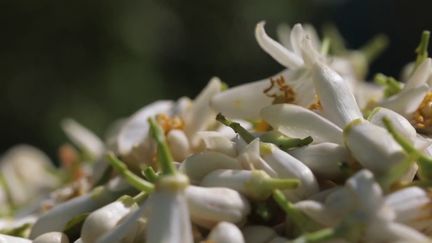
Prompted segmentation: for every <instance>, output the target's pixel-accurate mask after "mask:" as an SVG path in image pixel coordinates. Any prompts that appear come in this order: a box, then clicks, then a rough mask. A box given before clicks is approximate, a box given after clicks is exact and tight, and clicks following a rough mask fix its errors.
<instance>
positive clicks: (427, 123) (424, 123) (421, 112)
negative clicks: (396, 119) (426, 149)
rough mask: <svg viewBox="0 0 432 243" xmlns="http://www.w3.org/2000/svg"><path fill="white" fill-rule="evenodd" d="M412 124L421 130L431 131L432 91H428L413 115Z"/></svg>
mask: <svg viewBox="0 0 432 243" xmlns="http://www.w3.org/2000/svg"><path fill="white" fill-rule="evenodd" d="M410 122H411V124H412V125H413V126H414V127H415V128H416V129H417V130H419V131H422V132H426V133H429V132H430V131H431V129H432V92H431V91H428V92H427V93H426V95H425V97H424V98H423V101H422V102H421V103H420V105H419V107H418V108H417V110H416V111H415V112H414V114H413V115H412V118H411V120H410Z"/></svg>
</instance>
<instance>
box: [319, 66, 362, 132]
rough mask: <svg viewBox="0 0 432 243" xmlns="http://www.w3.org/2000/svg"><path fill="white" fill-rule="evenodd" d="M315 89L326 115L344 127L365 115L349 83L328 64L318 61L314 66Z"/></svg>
mask: <svg viewBox="0 0 432 243" xmlns="http://www.w3.org/2000/svg"><path fill="white" fill-rule="evenodd" d="M313 72H314V74H313V81H314V84H315V90H316V92H317V94H318V96H319V98H320V101H321V105H322V107H323V112H324V114H325V116H326V117H327V118H328V119H329V120H330V121H332V122H334V123H335V124H336V125H338V126H339V127H341V128H344V127H345V126H346V125H347V124H348V123H350V122H351V121H353V120H355V119H357V118H362V117H363V115H362V113H361V111H360V108H359V107H358V105H357V102H356V100H355V98H354V95H353V94H352V93H351V91H350V88H349V86H348V83H347V82H346V81H345V80H343V79H342V77H341V76H340V75H339V74H337V73H336V72H335V71H333V70H332V69H331V68H329V67H328V66H326V65H324V64H322V63H316V64H315V65H314V68H313Z"/></svg>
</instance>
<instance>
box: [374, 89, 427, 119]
mask: <svg viewBox="0 0 432 243" xmlns="http://www.w3.org/2000/svg"><path fill="white" fill-rule="evenodd" d="M428 90H429V86H428V85H426V84H422V85H419V86H417V87H415V88H412V89H404V90H402V91H401V92H400V93H398V94H396V95H394V96H391V97H390V98H388V99H386V100H383V101H382V102H380V104H379V106H382V107H386V108H389V109H391V110H394V111H396V112H397V113H399V114H401V115H403V116H405V117H408V116H409V115H411V114H412V113H413V112H414V111H415V110H417V108H418V107H419V105H420V103H421V102H422V101H423V98H424V97H425V95H426V93H427V92H428Z"/></svg>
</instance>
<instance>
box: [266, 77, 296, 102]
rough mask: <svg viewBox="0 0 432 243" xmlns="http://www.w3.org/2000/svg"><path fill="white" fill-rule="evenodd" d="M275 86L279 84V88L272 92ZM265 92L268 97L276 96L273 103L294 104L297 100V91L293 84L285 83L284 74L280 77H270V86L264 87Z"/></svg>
mask: <svg viewBox="0 0 432 243" xmlns="http://www.w3.org/2000/svg"><path fill="white" fill-rule="evenodd" d="M275 86H277V89H278V90H277V91H276V92H274V93H270V91H271V90H272V89H273V87H275ZM263 93H264V94H265V95H267V96H268V97H272V98H274V100H273V104H282V103H290V104H294V102H295V92H294V90H293V89H292V87H291V86H289V85H288V84H286V83H285V78H284V77H283V76H282V75H281V76H280V77H279V78H275V79H273V78H270V86H269V87H268V88H266V89H264V90H263Z"/></svg>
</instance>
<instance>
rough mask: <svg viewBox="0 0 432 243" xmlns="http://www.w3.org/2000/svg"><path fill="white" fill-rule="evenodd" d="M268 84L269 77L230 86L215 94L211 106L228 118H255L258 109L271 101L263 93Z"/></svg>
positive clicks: (271, 100)
mask: <svg viewBox="0 0 432 243" xmlns="http://www.w3.org/2000/svg"><path fill="white" fill-rule="evenodd" d="M277 76H280V75H279V74H278V75H275V77H277ZM269 85H270V78H269V79H264V80H260V81H255V82H252V83H247V84H243V85H240V86H236V87H234V88H230V89H228V90H226V91H224V92H221V93H219V94H217V95H215V96H214V97H213V98H212V100H211V107H212V108H213V109H214V110H216V111H217V112H221V113H222V114H224V115H225V116H227V117H230V118H240V119H251V120H253V119H256V118H258V117H259V109H260V108H262V107H265V106H268V105H270V104H271V103H272V102H273V98H271V97H268V96H266V95H265V94H264V93H263V92H264V90H265V89H266V88H268V87H269Z"/></svg>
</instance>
